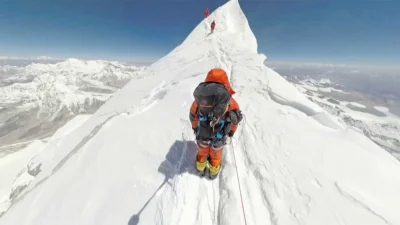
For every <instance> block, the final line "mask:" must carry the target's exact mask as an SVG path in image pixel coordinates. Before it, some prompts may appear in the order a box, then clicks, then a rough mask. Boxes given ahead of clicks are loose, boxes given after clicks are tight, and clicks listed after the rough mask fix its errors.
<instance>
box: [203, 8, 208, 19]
mask: <svg viewBox="0 0 400 225" xmlns="http://www.w3.org/2000/svg"><path fill="white" fill-rule="evenodd" d="M208 15H209V11H208V8H206V9H205V10H204V16H205V17H206V18H207V17H208Z"/></svg>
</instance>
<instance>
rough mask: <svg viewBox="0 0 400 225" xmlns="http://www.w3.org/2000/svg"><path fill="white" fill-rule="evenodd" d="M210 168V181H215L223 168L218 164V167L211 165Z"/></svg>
mask: <svg viewBox="0 0 400 225" xmlns="http://www.w3.org/2000/svg"><path fill="white" fill-rule="evenodd" d="M208 166H209V169H210V179H215V178H216V177H217V176H218V174H219V169H220V168H221V165H220V164H218V166H212V165H211V164H209V165H208Z"/></svg>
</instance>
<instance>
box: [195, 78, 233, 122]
mask: <svg viewBox="0 0 400 225" xmlns="http://www.w3.org/2000/svg"><path fill="white" fill-rule="evenodd" d="M193 96H194V99H195V100H196V102H197V107H198V110H199V114H201V115H202V116H207V117H208V118H210V119H212V118H219V117H221V116H222V115H223V114H224V112H225V110H226V107H227V105H228V104H229V101H230V99H231V94H230V93H229V91H228V90H227V89H226V88H225V86H224V85H223V84H220V83H216V82H203V83H200V84H199V85H198V86H197V88H196V89H195V90H194V92H193Z"/></svg>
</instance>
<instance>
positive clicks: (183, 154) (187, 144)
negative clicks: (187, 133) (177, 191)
mask: <svg viewBox="0 0 400 225" xmlns="http://www.w3.org/2000/svg"><path fill="white" fill-rule="evenodd" d="M196 153H197V145H196V143H195V142H194V141H181V140H177V141H175V143H174V144H173V145H172V146H171V148H170V149H169V151H168V153H167V155H166V156H165V160H164V161H163V162H162V163H161V165H160V166H159V167H158V171H159V172H160V173H162V174H164V176H165V179H164V181H163V182H162V183H161V184H160V186H159V187H158V188H157V190H156V191H155V192H154V193H153V195H152V196H151V197H150V198H149V200H147V202H146V203H145V204H144V205H143V207H142V208H141V209H140V211H139V212H138V213H136V214H135V215H133V216H132V217H131V218H130V219H129V222H128V225H137V224H138V223H139V219H140V218H139V217H140V214H141V213H142V211H143V210H144V209H145V208H146V207H147V205H148V204H149V203H150V201H151V200H152V199H153V198H154V196H155V195H156V193H157V192H158V191H159V190H160V189H161V188H162V187H163V186H164V185H165V184H166V183H167V182H168V181H170V180H173V178H174V177H175V176H176V175H180V174H184V173H186V172H187V173H189V174H193V175H196V176H197V175H198V174H197V171H196V168H195V158H196Z"/></svg>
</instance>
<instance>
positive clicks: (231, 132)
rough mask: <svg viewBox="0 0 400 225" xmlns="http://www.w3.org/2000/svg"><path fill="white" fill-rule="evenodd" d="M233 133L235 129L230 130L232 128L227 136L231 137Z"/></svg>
mask: <svg viewBox="0 0 400 225" xmlns="http://www.w3.org/2000/svg"><path fill="white" fill-rule="evenodd" d="M234 134H235V131H232V130H231V131H229V133H228V137H230V138H231V137H233V135H234Z"/></svg>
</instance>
